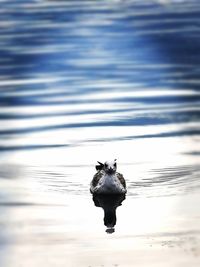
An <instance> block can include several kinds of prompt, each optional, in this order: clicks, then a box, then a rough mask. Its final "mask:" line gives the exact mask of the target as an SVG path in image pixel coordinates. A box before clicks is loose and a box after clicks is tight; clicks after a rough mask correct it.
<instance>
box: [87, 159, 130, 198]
mask: <svg viewBox="0 0 200 267" xmlns="http://www.w3.org/2000/svg"><path fill="white" fill-rule="evenodd" d="M97 162H98V165H96V170H97V173H96V174H95V175H94V177H93V179H92V181H91V184H90V192H91V193H92V194H126V182H125V179H124V177H123V175H122V174H121V173H119V172H117V162H116V159H115V160H114V161H106V162H105V163H104V164H103V163H101V162H99V161H97Z"/></svg>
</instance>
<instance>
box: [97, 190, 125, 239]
mask: <svg viewBox="0 0 200 267" xmlns="http://www.w3.org/2000/svg"><path fill="white" fill-rule="evenodd" d="M125 198H126V197H125V194H116V195H113V194H112V195H101V194H98V195H97V194H94V195H93V201H94V204H95V206H96V207H101V208H103V210H104V225H105V226H106V227H107V228H106V232H107V233H108V234H112V233H114V232H115V228H114V226H115V225H116V221H117V217H116V209H117V207H119V206H121V204H122V202H123V201H124V199H125Z"/></svg>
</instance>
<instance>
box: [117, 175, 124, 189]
mask: <svg viewBox="0 0 200 267" xmlns="http://www.w3.org/2000/svg"><path fill="white" fill-rule="evenodd" d="M117 178H118V179H119V181H120V183H121V184H122V185H123V187H124V188H126V181H125V179H124V176H123V175H122V174H121V173H119V172H117Z"/></svg>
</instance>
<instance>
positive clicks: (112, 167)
mask: <svg viewBox="0 0 200 267" xmlns="http://www.w3.org/2000/svg"><path fill="white" fill-rule="evenodd" d="M103 169H104V171H105V172H106V173H107V174H114V173H115V172H116V170H117V162H116V159H115V160H113V161H106V162H105V163H104V167H103Z"/></svg>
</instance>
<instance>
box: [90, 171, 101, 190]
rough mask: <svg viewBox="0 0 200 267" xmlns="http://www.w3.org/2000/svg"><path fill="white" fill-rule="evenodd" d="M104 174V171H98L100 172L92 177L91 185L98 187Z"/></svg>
mask: <svg viewBox="0 0 200 267" xmlns="http://www.w3.org/2000/svg"><path fill="white" fill-rule="evenodd" d="M102 176H103V172H101V171H98V172H97V173H96V174H95V175H94V177H93V179H92V182H91V185H92V186H93V187H96V186H97V185H98V183H99V180H100V179H101V177H102Z"/></svg>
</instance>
